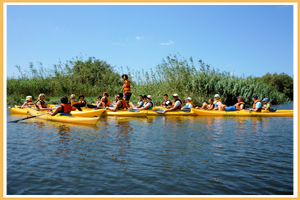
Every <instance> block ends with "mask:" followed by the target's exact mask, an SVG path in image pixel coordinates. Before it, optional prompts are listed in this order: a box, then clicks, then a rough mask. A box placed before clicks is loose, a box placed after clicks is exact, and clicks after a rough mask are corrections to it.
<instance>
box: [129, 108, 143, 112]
mask: <svg viewBox="0 0 300 200" xmlns="http://www.w3.org/2000/svg"><path fill="white" fill-rule="evenodd" d="M128 111H130V112H140V109H137V108H132V109H131V110H128Z"/></svg>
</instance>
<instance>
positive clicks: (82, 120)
mask: <svg viewBox="0 0 300 200" xmlns="http://www.w3.org/2000/svg"><path fill="white" fill-rule="evenodd" d="M28 112H29V114H30V116H36V115H40V114H44V115H40V116H37V118H39V119H43V120H48V121H55V122H64V123H74V124H97V122H98V120H99V117H78V116H63V115H62V116H61V115H59V114H57V115H55V116H51V115H49V114H46V113H45V111H35V110H32V109H30V110H28Z"/></svg>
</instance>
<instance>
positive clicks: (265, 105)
mask: <svg viewBox="0 0 300 200" xmlns="http://www.w3.org/2000/svg"><path fill="white" fill-rule="evenodd" d="M268 104H270V108H269V109H271V108H272V104H271V103H270V102H268V103H266V104H264V105H263V107H267V105H268Z"/></svg>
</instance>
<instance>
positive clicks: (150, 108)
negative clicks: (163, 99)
mask: <svg viewBox="0 0 300 200" xmlns="http://www.w3.org/2000/svg"><path fill="white" fill-rule="evenodd" d="M148 103H149V102H148V101H146V102H145V103H144V106H143V107H145V106H146V105H147V104H148ZM150 103H151V106H149V108H147V109H146V110H152V108H153V107H154V103H153V101H150Z"/></svg>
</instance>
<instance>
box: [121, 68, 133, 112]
mask: <svg viewBox="0 0 300 200" xmlns="http://www.w3.org/2000/svg"><path fill="white" fill-rule="evenodd" d="M122 79H123V80H124V83H123V93H124V100H125V101H126V104H127V107H129V100H130V97H131V89H130V81H129V80H128V75H127V74H123V75H122Z"/></svg>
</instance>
